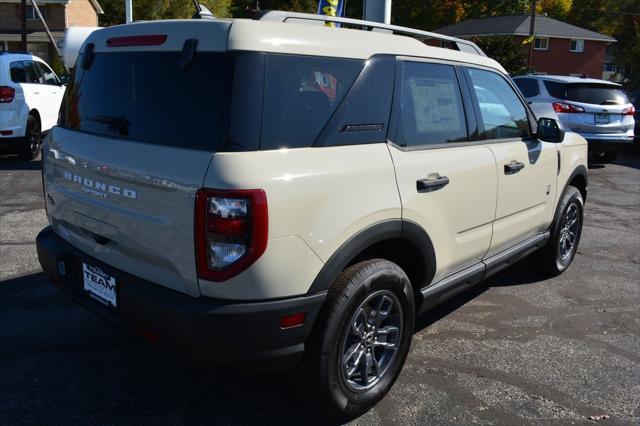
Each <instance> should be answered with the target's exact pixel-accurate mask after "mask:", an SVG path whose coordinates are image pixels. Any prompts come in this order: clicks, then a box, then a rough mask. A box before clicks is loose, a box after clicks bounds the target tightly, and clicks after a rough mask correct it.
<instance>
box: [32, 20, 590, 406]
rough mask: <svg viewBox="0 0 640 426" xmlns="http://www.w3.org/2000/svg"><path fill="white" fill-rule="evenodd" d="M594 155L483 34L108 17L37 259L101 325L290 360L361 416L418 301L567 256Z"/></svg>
mask: <svg viewBox="0 0 640 426" xmlns="http://www.w3.org/2000/svg"><path fill="white" fill-rule="evenodd" d="M324 21H333V22H337V23H340V24H341V25H342V28H330V27H327V26H324V25H322V24H323V23H324ZM304 23H309V24H314V25H304ZM346 26H355V27H359V28H365V29H372V28H374V29H375V31H360V30H354V29H347V28H345V27H346ZM380 29H382V30H384V31H379V30H380ZM393 32H398V33H400V34H402V35H394V34H393ZM406 35H409V37H407V36H406ZM429 37H436V38H441V39H444V40H446V41H447V42H449V43H450V44H452V45H453V46H454V47H455V48H456V49H458V50H449V49H444V48H439V47H432V46H429V45H427V44H425V43H423V42H422V41H420V40H418V39H425V38H429ZM168 82H170V84H169V86H167V85H168ZM167 87H169V89H170V90H169V91H167ZM586 156H587V144H586V141H585V140H584V139H583V138H582V137H581V136H579V135H577V134H575V133H569V132H568V133H566V135H565V133H564V131H563V129H562V125H561V123H558V122H556V121H555V120H553V119H548V118H542V119H540V121H538V122H536V121H535V120H534V116H533V115H532V114H531V112H530V110H529V109H528V107H527V104H526V101H525V100H524V99H523V98H522V97H521V95H520V93H519V91H518V90H517V88H516V87H515V86H514V85H513V84H512V82H511V80H510V79H509V77H508V75H507V73H506V72H505V70H504V68H502V66H500V64H498V63H497V62H495V61H494V60H492V59H489V58H487V57H486V56H484V54H482V51H481V50H480V49H479V48H478V47H477V46H475V45H474V44H472V43H470V42H468V41H465V40H458V39H453V38H450V37H446V36H441V35H436V34H430V33H426V32H421V31H416V30H412V29H409V28H401V27H393V26H385V25H383V24H378V23H372V22H364V21H356V20H350V19H344V18H327V17H320V16H316V15H306V14H293V13H285V12H270V13H267V14H266V15H265V16H263V17H262V19H261V20H217V19H201V20H178V21H157V22H140V23H134V24H128V25H122V26H115V27H109V28H104V29H100V30H97V31H95V32H93V33H92V34H91V35H90V36H89V38H88V39H87V40H86V42H85V43H84V45H83V47H82V49H81V52H80V55H79V57H78V62H77V65H76V67H75V71H74V75H73V76H72V79H71V82H70V84H69V89H68V90H67V94H66V97H65V100H64V105H63V108H62V113H61V119H60V125H59V126H57V127H55V128H54V129H53V131H52V132H51V133H50V134H49V135H48V136H47V139H46V142H45V146H44V149H43V182H44V192H45V199H46V207H47V217H48V220H49V223H50V226H49V227H47V228H45V229H44V230H43V231H42V232H41V233H40V234H39V235H38V238H37V250H38V257H39V259H40V263H41V265H42V267H43V269H44V271H45V272H46V274H47V276H48V277H49V278H50V279H51V280H52V281H53V282H54V283H55V284H56V285H57V286H59V288H61V289H62V290H64V291H65V292H66V293H68V294H69V295H70V296H71V297H73V298H74V299H75V300H76V301H78V303H80V304H82V305H84V306H86V307H87V308H89V309H91V310H93V311H95V312H97V313H99V314H100V315H102V316H104V317H105V318H109V319H111V320H112V321H113V322H115V323H117V324H123V325H127V326H129V327H131V328H133V329H135V330H140V331H144V333H145V334H147V335H151V336H154V337H155V338H157V339H158V340H159V341H161V342H168V343H169V344H173V345H175V347H176V348H179V349H180V350H184V351H186V352H192V353H196V354H199V355H201V356H204V358H205V359H206V360H208V361H209V362H211V363H218V364H224V365H236V366H240V367H244V368H247V367H256V368H270V369H277V368H289V369H293V370H294V371H295V377H297V379H296V380H295V381H294V383H296V384H297V386H299V388H300V392H299V394H300V395H301V396H303V397H304V398H305V399H306V400H307V401H308V402H309V403H310V404H311V405H313V406H315V407H316V408H317V409H318V410H320V412H322V413H323V414H325V415H331V416H336V417H354V416H357V415H360V414H362V413H363V412H365V411H366V410H367V409H369V408H370V407H371V406H372V405H373V404H375V403H376V402H377V401H379V400H380V399H381V398H382V397H383V396H384V395H385V394H386V393H387V392H388V391H389V389H390V388H391V386H392V384H393V383H394V381H395V380H396V378H397V377H398V374H399V373H400V370H401V368H402V365H403V364H404V361H405V358H406V356H407V353H408V351H409V346H410V343H411V339H412V334H413V331H414V320H415V317H416V315H417V314H419V313H421V312H424V311H425V310H427V309H429V308H431V307H433V306H434V305H436V304H438V303H440V302H442V301H443V300H445V299H447V298H448V297H451V296H452V295H454V294H456V293H458V292H460V291H462V290H464V289H466V288H469V287H470V286H473V285H474V284H477V283H479V282H480V281H482V280H483V279H485V278H487V277H488V276H490V275H492V274H495V273H496V272H498V271H500V270H502V269H504V268H505V267H507V266H508V265H510V264H512V263H514V262H516V261H517V260H518V259H520V258H522V257H523V256H526V255H528V254H530V253H532V252H534V251H537V250H538V249H540V250H539V251H537V253H536V256H537V257H536V259H537V262H538V264H539V269H540V270H544V271H546V272H547V273H549V274H559V273H561V272H562V271H564V270H565V269H566V268H567V267H568V266H569V264H570V263H571V261H572V259H573V257H574V255H575V253H576V250H577V247H578V243H579V241H580V233H581V230H582V218H583V203H584V200H585V199H586V196H587V167H586V164H587V159H586ZM79 337H80V336H79Z"/></svg>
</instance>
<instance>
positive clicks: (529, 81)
mask: <svg viewBox="0 0 640 426" xmlns="http://www.w3.org/2000/svg"><path fill="white" fill-rule="evenodd" d="M513 81H514V82H515V83H516V86H518V89H520V91H521V92H522V94H523V95H524V97H525V98H533V97H534V96H538V95H539V94H540V88H539V87H538V81H537V80H535V79H533V78H516V79H515V80H513Z"/></svg>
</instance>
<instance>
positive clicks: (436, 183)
mask: <svg viewBox="0 0 640 426" xmlns="http://www.w3.org/2000/svg"><path fill="white" fill-rule="evenodd" d="M448 184H449V178H448V177H446V176H440V177H437V178H435V179H420V180H418V181H417V182H416V189H417V190H418V192H433V191H437V190H438V189H441V188H443V187H445V186H447V185H448Z"/></svg>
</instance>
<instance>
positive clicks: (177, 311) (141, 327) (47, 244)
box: [36, 227, 326, 370]
mask: <svg viewBox="0 0 640 426" xmlns="http://www.w3.org/2000/svg"><path fill="white" fill-rule="evenodd" d="M36 244H37V251H38V259H39V260H40V264H41V265H42V268H43V270H44V272H45V274H46V275H47V276H48V277H49V279H50V280H51V281H52V282H53V283H54V284H55V285H56V286H58V287H59V288H60V289H61V290H63V291H64V292H65V293H66V294H68V295H69V296H70V297H72V298H73V299H74V300H75V301H76V302H78V303H79V304H81V305H82V306H84V307H86V308H87V309H89V310H91V311H93V312H95V313H97V314H98V315H100V316H102V317H104V318H106V319H107V320H109V321H111V322H113V323H115V324H117V325H120V326H124V327H126V328H129V329H132V330H134V331H144V332H150V333H152V334H153V335H155V336H157V337H158V339H159V342H160V343H166V344H169V345H170V346H172V347H175V348H176V349H177V350H179V351H184V352H187V353H188V354H190V355H193V356H195V357H197V358H202V359H205V360H208V361H210V362H212V363H215V364H218V365H229V366H234V367H238V368H247V369H259V370H285V369H288V368H292V367H293V366H294V365H295V364H296V363H297V361H298V360H299V359H300V357H301V356H302V354H303V352H304V345H305V341H306V339H307V336H308V335H309V333H310V332H311V328H312V326H313V323H314V321H315V318H316V315H317V314H318V311H319V309H320V306H321V305H322V302H323V301H324V298H325V295H326V292H321V293H316V294H312V295H306V296H301V297H294V298H288V299H283V300H275V301H264V302H237V301H229V300H219V299H212V298H207V297H199V298H193V297H191V296H188V295H185V294H181V293H178V292H176V291H173V290H169V289H166V288H164V287H161V286H159V285H156V284H154V283H151V282H148V281H145V280H142V279H140V278H137V277H135V276H132V275H130V274H127V273H125V272H123V271H119V270H116V269H114V268H111V267H109V266H108V265H104V264H103V263H101V262H100V261H98V260H96V259H93V258H91V257H89V256H87V255H86V254H84V253H83V252H81V251H79V250H78V249H76V248H75V247H73V246H72V245H71V244H69V243H67V242H66V241H65V240H63V239H62V238H60V237H59V236H57V235H56V234H55V233H54V232H53V230H52V229H51V228H50V227H47V228H45V229H43V230H42V231H41V232H40V234H39V235H38V237H37V239H36ZM83 261H85V262H89V263H91V264H92V265H96V266H98V267H100V268H102V269H103V270H104V271H105V272H107V273H109V274H111V275H112V276H114V277H116V280H117V283H118V284H117V286H118V287H117V297H118V303H117V308H112V307H110V306H109V307H108V306H105V305H103V304H101V303H99V302H97V301H95V300H94V299H92V298H91V297H89V295H88V293H87V292H86V291H84V289H83V282H82V275H81V274H82V262H83ZM60 262H64V266H61V265H60ZM222 285H224V284H222ZM297 313H305V321H304V323H303V324H302V325H299V326H296V327H292V328H286V329H283V328H281V322H280V321H281V319H282V317H283V316H287V315H293V314H297Z"/></svg>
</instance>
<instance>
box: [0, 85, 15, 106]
mask: <svg viewBox="0 0 640 426" xmlns="http://www.w3.org/2000/svg"><path fill="white" fill-rule="evenodd" d="M15 95H16V91H15V89H14V88H13V87H9V86H0V103H2V104H8V103H9V102H12V101H13V97H14V96H15Z"/></svg>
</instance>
